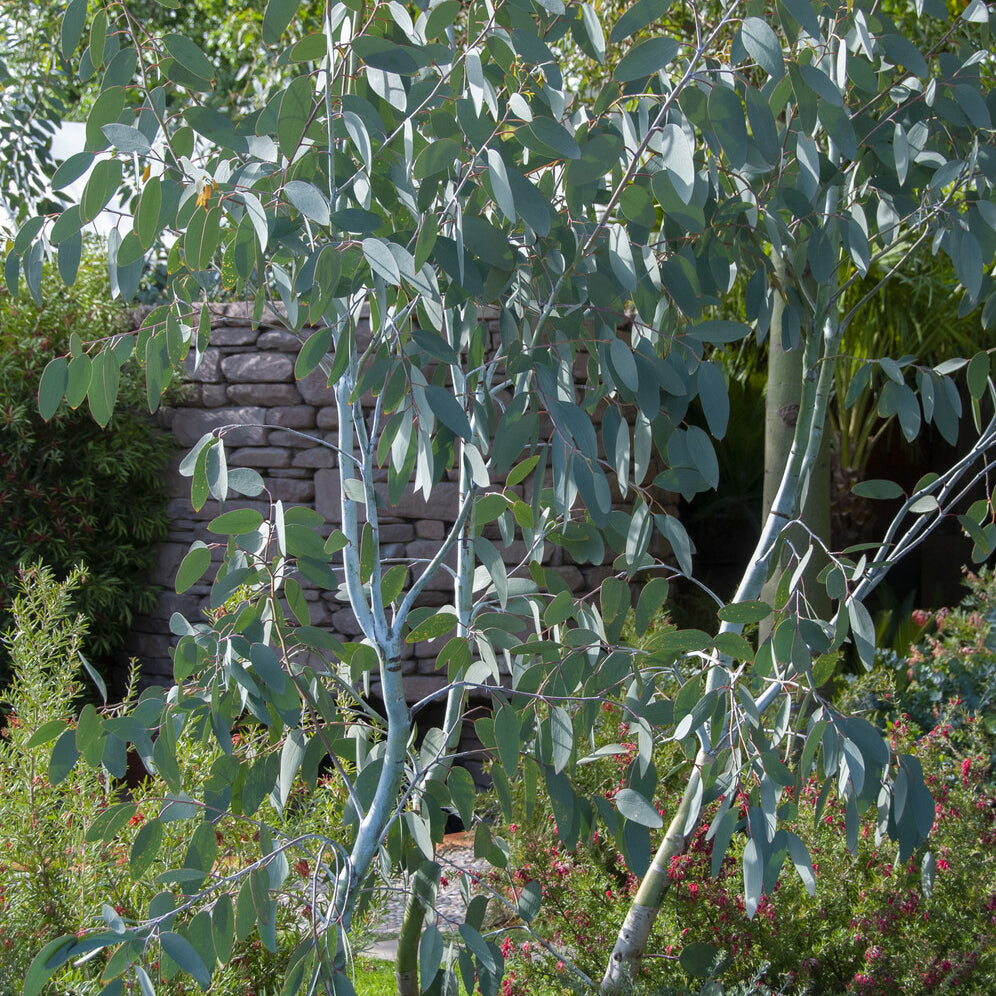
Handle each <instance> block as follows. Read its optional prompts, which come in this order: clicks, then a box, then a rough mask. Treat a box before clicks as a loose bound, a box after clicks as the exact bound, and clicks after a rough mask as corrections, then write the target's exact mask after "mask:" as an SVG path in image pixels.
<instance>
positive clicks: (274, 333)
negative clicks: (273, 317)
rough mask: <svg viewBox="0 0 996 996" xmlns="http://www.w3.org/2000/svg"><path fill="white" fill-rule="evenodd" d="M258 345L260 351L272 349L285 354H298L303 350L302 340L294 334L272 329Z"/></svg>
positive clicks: (263, 335) (258, 341)
mask: <svg viewBox="0 0 996 996" xmlns="http://www.w3.org/2000/svg"><path fill="white" fill-rule="evenodd" d="M256 345H257V346H259V348H260V349H272V350H277V351H279V352H283V353H296V352H297V351H298V350H299V349H300V348H301V340H300V339H299V338H298V337H297V336H296V335H294V333H293V332H284V331H283V330H282V329H272V330H271V331H269V332H263V333H262V334H261V335H260V337H259V339H258V340H257V341H256Z"/></svg>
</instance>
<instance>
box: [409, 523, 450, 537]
mask: <svg viewBox="0 0 996 996" xmlns="http://www.w3.org/2000/svg"><path fill="white" fill-rule="evenodd" d="M415 534H416V535H417V536H418V538H419V539H424V540H441V539H443V538H444V537H445V536H446V527H445V526H444V525H443V523H441V522H440V521H439V520H438V519H421V520H420V521H419V522H417V523H415Z"/></svg>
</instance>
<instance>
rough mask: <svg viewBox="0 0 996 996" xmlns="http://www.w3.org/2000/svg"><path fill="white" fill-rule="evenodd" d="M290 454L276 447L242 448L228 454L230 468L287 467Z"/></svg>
mask: <svg viewBox="0 0 996 996" xmlns="http://www.w3.org/2000/svg"><path fill="white" fill-rule="evenodd" d="M290 460H291V458H290V453H288V452H287V450H285V449H282V448H280V447H278V446H243V447H242V448H241V449H238V450H235V452H234V453H229V454H228V465H229V466H230V467H256V468H260V467H289V466H290Z"/></svg>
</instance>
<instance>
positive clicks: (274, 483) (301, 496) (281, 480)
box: [267, 477, 315, 502]
mask: <svg viewBox="0 0 996 996" xmlns="http://www.w3.org/2000/svg"><path fill="white" fill-rule="evenodd" d="M267 487H268V488H269V489H270V494H271V495H273V497H274V498H276V499H279V500H280V501H283V502H311V501H313V500H314V497H315V482H314V481H309V480H295V479H294V478H290V477H271V478H270V479H269V480H268V481H267Z"/></svg>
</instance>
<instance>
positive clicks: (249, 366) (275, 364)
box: [221, 353, 294, 383]
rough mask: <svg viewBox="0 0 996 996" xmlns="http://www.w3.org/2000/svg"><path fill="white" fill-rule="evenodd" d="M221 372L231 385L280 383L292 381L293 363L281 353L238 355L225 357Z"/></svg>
mask: <svg viewBox="0 0 996 996" xmlns="http://www.w3.org/2000/svg"><path fill="white" fill-rule="evenodd" d="M221 371H222V373H223V374H224V375H225V377H226V378H227V379H228V380H229V381H232V382H233V383H246V382H251V383H264V382H266V381H271V382H273V383H280V382H281V381H290V380H293V379H294V361H293V360H291V358H290V357H289V356H284V355H283V354H282V353H240V354H236V355H235V356H226V357H225V358H224V359H223V360H222V361H221Z"/></svg>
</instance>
